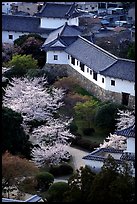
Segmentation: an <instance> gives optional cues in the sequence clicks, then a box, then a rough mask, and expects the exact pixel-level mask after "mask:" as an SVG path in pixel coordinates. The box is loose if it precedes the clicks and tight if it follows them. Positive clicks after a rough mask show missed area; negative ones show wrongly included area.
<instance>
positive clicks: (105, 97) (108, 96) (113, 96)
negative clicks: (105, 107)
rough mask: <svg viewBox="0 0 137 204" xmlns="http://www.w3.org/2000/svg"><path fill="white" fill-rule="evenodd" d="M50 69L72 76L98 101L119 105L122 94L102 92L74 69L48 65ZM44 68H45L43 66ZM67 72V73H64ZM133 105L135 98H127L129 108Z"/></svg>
mask: <svg viewBox="0 0 137 204" xmlns="http://www.w3.org/2000/svg"><path fill="white" fill-rule="evenodd" d="M48 66H50V67H52V66H53V67H54V69H55V68H56V69H58V70H60V71H61V70H62V73H65V74H66V73H67V75H68V76H72V77H73V78H75V79H76V80H77V81H78V82H79V84H80V85H81V86H82V87H83V88H85V89H86V90H87V91H88V92H89V93H91V94H92V95H94V96H95V97H96V98H98V99H100V100H101V101H111V102H115V103H118V104H121V102H122V94H120V93H117V92H112V91H108V90H104V89H103V88H101V87H99V86H97V85H96V84H94V83H93V82H91V81H90V80H88V79H87V78H86V77H84V76H83V75H81V74H80V73H79V72H77V71H76V70H75V69H73V68H72V67H71V66H69V65H48ZM45 67H46V66H45ZM66 71H67V72H66ZM133 105H135V97H134V96H131V95H130V96H129V107H133Z"/></svg>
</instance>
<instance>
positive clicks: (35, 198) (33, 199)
mask: <svg viewBox="0 0 137 204" xmlns="http://www.w3.org/2000/svg"><path fill="white" fill-rule="evenodd" d="M41 199H42V198H41V197H40V196H38V195H33V196H31V197H30V198H28V199H27V200H16V199H11V198H2V202H40V200H41Z"/></svg>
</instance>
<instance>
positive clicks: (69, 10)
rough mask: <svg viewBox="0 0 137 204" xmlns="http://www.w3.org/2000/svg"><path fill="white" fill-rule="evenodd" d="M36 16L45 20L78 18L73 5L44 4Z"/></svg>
mask: <svg viewBox="0 0 137 204" xmlns="http://www.w3.org/2000/svg"><path fill="white" fill-rule="evenodd" d="M36 15H37V16H41V17H47V18H64V19H68V18H71V17H75V16H79V12H78V11H77V10H76V7H75V4H57V3H46V4H45V5H43V7H42V9H41V10H40V11H39V13H37V14H36Z"/></svg>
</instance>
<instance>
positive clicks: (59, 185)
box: [48, 182, 69, 202]
mask: <svg viewBox="0 0 137 204" xmlns="http://www.w3.org/2000/svg"><path fill="white" fill-rule="evenodd" d="M68 189H69V187H68V184H67V183H65V182H56V183H54V184H52V185H51V186H50V188H49V190H48V201H50V202H63V201H64V193H65V192H66V191H68Z"/></svg>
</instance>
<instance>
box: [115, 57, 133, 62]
mask: <svg viewBox="0 0 137 204" xmlns="http://www.w3.org/2000/svg"><path fill="white" fill-rule="evenodd" d="M118 60H123V61H129V62H135V60H131V59H126V58H121V57H119V58H118Z"/></svg>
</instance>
